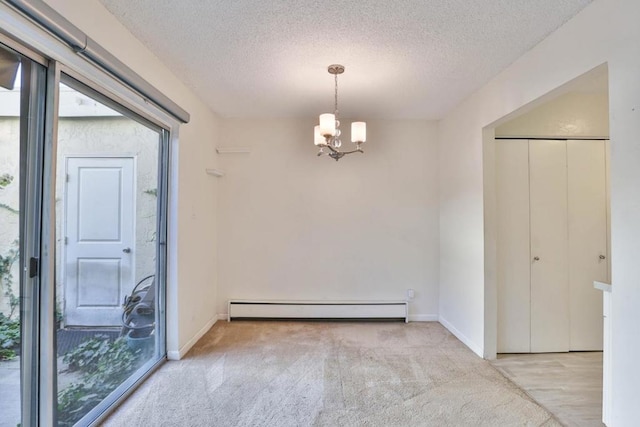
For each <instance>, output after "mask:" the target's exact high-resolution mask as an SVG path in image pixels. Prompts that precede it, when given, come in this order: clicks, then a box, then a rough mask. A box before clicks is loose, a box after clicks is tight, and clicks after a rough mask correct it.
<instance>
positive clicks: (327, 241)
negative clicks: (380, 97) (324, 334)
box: [218, 119, 438, 320]
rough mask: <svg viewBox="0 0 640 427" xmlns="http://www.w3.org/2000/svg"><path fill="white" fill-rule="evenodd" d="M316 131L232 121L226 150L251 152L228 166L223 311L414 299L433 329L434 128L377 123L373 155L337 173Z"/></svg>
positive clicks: (222, 215) (223, 201)
mask: <svg viewBox="0 0 640 427" xmlns="http://www.w3.org/2000/svg"><path fill="white" fill-rule="evenodd" d="M343 122H344V123H347V122H348V120H346V119H345V120H344V121H343ZM313 125H314V123H313V121H312V120H275V121H273V120H241V119H236V120H225V121H224V122H223V125H222V132H221V141H225V147H226V146H237V147H251V153H250V154H220V155H219V157H220V164H221V167H222V169H223V170H224V171H225V172H226V175H225V176H224V177H223V178H221V180H220V202H219V208H218V229H219V233H220V234H219V241H218V242H219V243H218V244H219V248H218V253H219V254H220V276H219V280H220V291H219V295H220V302H219V304H218V310H219V312H220V313H225V312H226V309H227V308H226V306H225V304H224V302H225V301H226V300H227V299H229V298H248V299H286V300H292V299H293V300H297V299H298V300H384V299H386V300H404V299H405V298H406V290H407V289H414V290H415V298H414V300H412V301H411V303H410V318H411V319H413V320H436V319H437V314H438V312H437V309H438V307H437V302H438V253H437V252H438V246H437V244H438V206H437V192H436V190H437V183H436V179H437V164H436V157H437V156H436V125H435V123H433V122H427V121H401V120H398V121H373V122H368V123H367V128H368V129H367V131H368V132H367V133H368V141H367V142H366V143H365V144H364V146H363V148H364V150H365V153H364V154H352V155H349V156H347V157H344V158H343V159H342V160H340V161H339V162H335V161H334V160H332V159H329V158H326V157H323V158H318V157H317V156H316V152H317V148H316V147H315V146H314V145H313V138H312V130H313ZM345 144H347V142H345ZM348 144H351V143H350V142H349V143H348Z"/></svg>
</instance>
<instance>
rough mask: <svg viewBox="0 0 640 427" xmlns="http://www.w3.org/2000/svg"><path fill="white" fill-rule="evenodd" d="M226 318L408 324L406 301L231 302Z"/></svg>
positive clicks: (407, 304) (235, 300)
mask: <svg viewBox="0 0 640 427" xmlns="http://www.w3.org/2000/svg"><path fill="white" fill-rule="evenodd" d="M227 313H228V316H229V317H228V319H229V321H231V320H234V319H236V320H241V319H291V320H293V319H300V320H304V319H331V320H335V319H340V320H365V319H367V320H404V321H405V322H408V321H409V303H408V302H407V301H268V300H238V299H234V300H230V301H229V306H228V311H227Z"/></svg>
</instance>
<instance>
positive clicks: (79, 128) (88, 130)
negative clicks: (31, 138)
mask: <svg viewBox="0 0 640 427" xmlns="http://www.w3.org/2000/svg"><path fill="white" fill-rule="evenodd" d="M158 142H159V135H158V133H157V132H155V131H153V130H151V129H149V128H147V127H145V126H143V125H141V124H139V123H137V122H135V121H133V120H131V119H129V118H126V117H84V118H76V117H74V118H65V117H62V118H61V119H60V122H59V127H58V155H57V164H58V168H57V177H56V242H57V247H56V254H57V268H56V292H57V301H58V304H59V307H64V304H63V299H64V296H65V287H64V270H65V266H64V265H63V261H64V256H63V254H64V235H65V233H64V218H65V212H64V209H65V207H64V205H65V204H64V197H65V174H66V170H65V165H66V158H67V157H68V156H86V157H102V156H110V157H113V156H125V157H129V156H130V157H133V158H134V165H135V184H134V185H135V197H136V200H135V212H136V214H135V215H136V218H135V234H136V236H135V245H136V246H135V248H132V251H133V253H134V254H135V280H134V283H137V282H138V281H139V280H140V279H142V278H143V277H145V276H147V275H149V274H153V272H154V271H155V260H156V256H155V245H156V203H157V196H156V191H157V178H158V149H159V145H158ZM18 155H19V119H18V118H17V117H1V118H0V175H2V174H4V173H10V174H11V175H13V176H14V177H15V179H14V181H13V182H12V183H11V184H10V185H9V186H7V187H6V188H5V189H3V190H1V191H0V203H3V204H6V205H8V206H10V207H12V208H14V209H18V207H19V184H18V176H19V164H18V163H19V161H18ZM17 238H18V215H17V214H15V213H13V212H11V211H9V210H8V209H2V208H0V254H5V253H7V251H8V250H9V248H10V246H11V242H13V241H14V240H16V239H17ZM13 275H14V283H15V284H14V290H15V291H16V293H17V291H18V285H17V283H18V265H17V263H16V264H15V265H14V266H13ZM127 292H128V291H127ZM5 300H6V298H4V297H3V296H2V295H0V311H2V312H5V313H6V311H7V308H8V306H7V301H5Z"/></svg>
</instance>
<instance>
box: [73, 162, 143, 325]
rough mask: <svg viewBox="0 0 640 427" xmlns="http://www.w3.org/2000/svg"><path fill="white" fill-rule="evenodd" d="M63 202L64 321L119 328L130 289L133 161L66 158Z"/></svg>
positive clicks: (133, 187)
mask: <svg viewBox="0 0 640 427" xmlns="http://www.w3.org/2000/svg"><path fill="white" fill-rule="evenodd" d="M66 168H67V182H66V191H65V194H66V197H65V199H66V203H65V228H64V230H65V244H64V245H63V247H64V252H65V258H64V259H65V268H64V280H65V299H64V300H65V322H66V324H67V325H69V326H119V325H120V318H121V313H122V300H123V298H124V296H125V294H127V293H129V292H130V291H131V289H132V288H133V285H134V284H133V280H134V255H135V248H134V242H135V238H134V236H135V230H134V218H135V216H134V214H135V210H134V208H135V196H134V195H135V191H134V190H135V175H134V159H133V158H132V157H69V158H67V162H66Z"/></svg>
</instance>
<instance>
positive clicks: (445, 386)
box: [105, 321, 559, 427]
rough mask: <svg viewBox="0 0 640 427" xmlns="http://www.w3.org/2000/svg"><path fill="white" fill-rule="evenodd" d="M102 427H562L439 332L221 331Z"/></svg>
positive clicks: (310, 327) (369, 327) (344, 326)
mask: <svg viewBox="0 0 640 427" xmlns="http://www.w3.org/2000/svg"><path fill="white" fill-rule="evenodd" d="M105 425H107V426H273V427H284V426H558V425H559V424H558V423H557V421H555V419H553V418H552V417H551V415H550V414H549V413H548V412H547V411H546V410H545V409H543V408H541V407H540V406H539V405H538V404H536V403H535V402H534V401H532V400H531V399H530V398H529V397H527V396H526V395H525V394H524V393H523V392H522V391H521V390H520V389H518V388H517V387H516V386H515V385H513V384H512V383H511V382H510V381H508V380H507V379H506V378H504V377H503V376H502V375H501V374H500V373H499V372H498V371H496V369H494V368H493V367H492V366H491V365H490V364H489V363H488V362H486V361H484V360H482V359H480V358H479V357H477V356H476V355H475V354H473V353H472V352H471V351H470V350H469V349H467V348H466V347H465V346H464V345H463V344H462V343H461V342H460V341H458V340H457V339H456V338H455V337H454V336H453V335H451V334H450V333H449V332H448V331H447V330H446V329H445V328H443V327H442V326H441V325H440V324H438V323H409V324H404V323H333V322H328V323H315V322H253V321H252V322H246V321H242V322H240V321H238V322H231V323H227V322H218V323H216V325H214V327H213V328H212V329H211V330H210V331H209V332H208V333H207V334H206V335H205V336H204V337H203V338H202V339H201V340H200V341H199V342H198V343H197V344H196V346H194V348H193V349H192V351H190V352H189V354H187V356H186V357H185V358H184V359H183V360H181V361H178V362H168V363H166V364H165V365H164V366H163V367H161V368H160V369H159V370H158V372H156V373H155V374H154V375H153V376H152V377H151V378H150V379H149V380H148V381H146V382H145V383H144V384H143V385H142V386H141V387H140V388H139V389H138V390H137V391H136V392H135V393H134V394H133V395H132V396H131V397H130V398H129V399H128V400H127V401H126V402H125V403H124V404H123V405H122V406H121V407H120V408H119V409H118V410H117V411H116V412H115V413H114V414H113V415H112V416H111V417H110V418H109V419H108V420H107V421H106V422H105Z"/></svg>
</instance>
